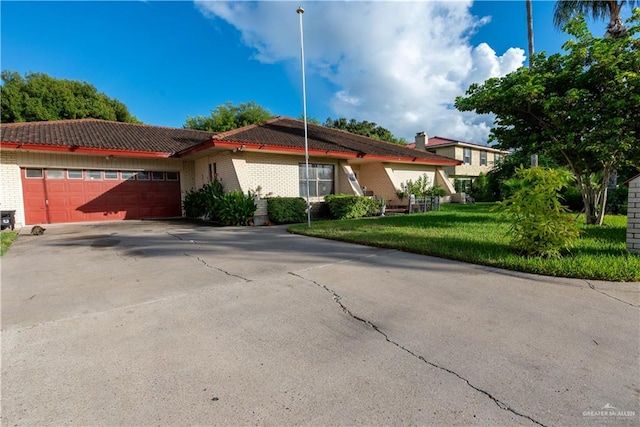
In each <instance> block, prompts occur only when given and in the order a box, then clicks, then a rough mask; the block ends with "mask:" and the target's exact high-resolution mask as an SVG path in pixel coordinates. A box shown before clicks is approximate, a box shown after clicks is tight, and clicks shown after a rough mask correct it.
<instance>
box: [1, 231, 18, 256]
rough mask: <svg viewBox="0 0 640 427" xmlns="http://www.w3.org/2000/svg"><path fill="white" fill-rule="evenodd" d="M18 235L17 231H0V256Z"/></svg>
mask: <svg viewBox="0 0 640 427" xmlns="http://www.w3.org/2000/svg"><path fill="white" fill-rule="evenodd" d="M16 237H18V232H17V231H3V232H2V233H0V238H1V239H2V247H1V248H0V256H2V255H4V254H6V253H7V251H8V250H9V246H11V243H13V241H14V240H15V239H16Z"/></svg>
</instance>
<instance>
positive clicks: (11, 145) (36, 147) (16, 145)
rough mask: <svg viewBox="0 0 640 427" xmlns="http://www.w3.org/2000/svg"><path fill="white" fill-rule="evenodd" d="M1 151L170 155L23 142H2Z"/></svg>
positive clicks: (150, 156) (160, 156)
mask: <svg viewBox="0 0 640 427" xmlns="http://www.w3.org/2000/svg"><path fill="white" fill-rule="evenodd" d="M0 147H1V148H2V149H5V150H6V149H10V150H25V151H47V152H54V153H74V154H89V155H95V156H121V157H146V158H169V157H172V153H163V152H157V151H136V150H117V149H109V148H93V147H77V146H65V145H43V144H30V143H23V142H8V141H2V144H1V146H0Z"/></svg>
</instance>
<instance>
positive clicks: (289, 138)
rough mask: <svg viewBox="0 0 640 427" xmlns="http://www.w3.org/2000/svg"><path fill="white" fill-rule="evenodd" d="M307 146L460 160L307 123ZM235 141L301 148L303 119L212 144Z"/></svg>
mask: <svg viewBox="0 0 640 427" xmlns="http://www.w3.org/2000/svg"><path fill="white" fill-rule="evenodd" d="M307 130H308V136H307V142H308V147H309V150H310V151H311V152H313V153H314V154H316V155H317V154H322V153H324V154H330V155H333V156H337V157H340V156H344V157H362V158H376V159H378V160H381V161H385V160H386V161H393V160H396V161H418V162H421V163H433V164H447V165H457V164H460V161H458V160H454V159H451V158H449V157H444V156H440V155H438V154H435V153H430V152H424V151H417V150H412V149H409V148H407V147H406V146H401V145H397V144H391V143H389V142H384V141H378V140H375V139H372V138H368V137H365V136H361V135H354V134H352V133H348V132H344V131H341V130H337V129H332V128H328V127H325V126H320V125H315V124H308V126H307ZM223 142H226V143H237V144H246V145H250V146H251V148H253V149H264V150H274V151H282V152H287V151H289V152H300V150H304V122H302V121H300V120H295V119H291V118H288V117H276V118H275V119H272V120H269V121H267V122H264V123H260V124H255V125H250V126H246V127H243V128H240V129H235V130H231V131H228V132H223V133H220V134H217V135H215V136H214V137H213V140H212V144H213V145H214V146H215V145H216V144H217V143H223Z"/></svg>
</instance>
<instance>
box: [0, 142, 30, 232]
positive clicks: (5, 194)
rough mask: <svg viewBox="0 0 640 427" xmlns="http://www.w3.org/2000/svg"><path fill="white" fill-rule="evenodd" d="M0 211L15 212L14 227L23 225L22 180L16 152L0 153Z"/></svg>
mask: <svg viewBox="0 0 640 427" xmlns="http://www.w3.org/2000/svg"><path fill="white" fill-rule="evenodd" d="M0 209H1V210H3V211H16V214H15V219H16V226H17V227H21V226H23V225H24V203H23V200H22V180H21V179H20V166H18V160H17V153H16V152H7V151H2V154H1V155H0Z"/></svg>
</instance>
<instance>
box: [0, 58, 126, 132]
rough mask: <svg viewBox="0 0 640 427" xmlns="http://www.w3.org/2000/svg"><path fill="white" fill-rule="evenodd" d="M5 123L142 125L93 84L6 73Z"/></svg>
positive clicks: (0, 90) (2, 90) (2, 89)
mask: <svg viewBox="0 0 640 427" xmlns="http://www.w3.org/2000/svg"><path fill="white" fill-rule="evenodd" d="M1 77H2V86H0V99H1V105H2V113H1V116H2V118H1V121H2V123H13V122H34V121H42V120H65V119H83V118H95V119H104V120H114V121H118V122H130V123H139V121H138V119H136V118H135V117H134V116H132V115H131V114H130V113H129V110H128V109H127V106H126V105H124V104H123V103H122V102H120V101H118V100H117V99H115V98H109V97H108V96H107V95H105V94H104V93H99V92H98V90H97V89H96V88H95V87H94V86H93V85H90V84H89V83H86V82H79V81H76V80H65V79H56V78H53V77H50V76H48V75H46V74H44V73H27V74H25V76H24V78H23V77H22V76H20V74H19V73H17V72H15V71H8V70H5V71H2V74H1Z"/></svg>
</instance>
